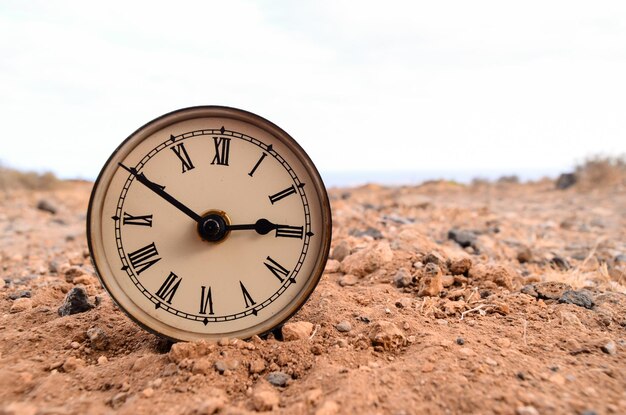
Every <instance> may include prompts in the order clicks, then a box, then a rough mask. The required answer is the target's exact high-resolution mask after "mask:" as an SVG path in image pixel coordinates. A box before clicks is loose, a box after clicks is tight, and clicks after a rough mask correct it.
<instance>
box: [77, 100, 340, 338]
mask: <svg viewBox="0 0 626 415" xmlns="http://www.w3.org/2000/svg"><path fill="white" fill-rule="evenodd" d="M330 237H331V215H330V208H329V204H328V197H327V194H326V190H325V188H324V185H323V183H322V180H321V178H320V176H319V174H318V172H317V170H316V169H315V166H314V165H313V163H312V162H311V161H310V159H309V158H308V156H307V155H306V153H305V152H304V151H303V150H302V149H301V148H300V146H299V145H298V144H297V143H296V142H295V141H294V140H293V139H292V138H291V137H289V135H287V134H286V133H285V132H284V131H282V130H281V129H280V128H278V127H277V126H275V125H274V124H272V123H270V122H269V121H267V120H265V119H263V118H261V117H258V116H256V115H254V114H251V113H248V112H245V111H241V110H236V109H233V108H226V107H193V108H188V109H184V110H180V111H176V112H173V113H170V114H167V115H164V116H163V117H160V118H158V119H156V120H154V121H152V122H150V123H148V124H146V125H145V126H144V127H142V128H140V129H139V130H137V131H136V132H135V133H134V134H133V135H131V136H130V137H129V138H128V139H127V140H126V141H124V142H123V143H122V144H121V145H120V147H119V148H118V149H117V150H116V152H114V153H113V155H112V156H111V158H110V159H109V161H108V162H107V163H106V165H105V166H104V168H103V169H102V171H101V173H100V176H99V177H98V180H97V182H96V184H95V186H94V190H93V192H92V197H91V200H90V206H89V214H88V239H89V246H90V251H91V254H92V259H93V262H94V265H95V267H96V269H97V272H98V275H99V277H100V279H101V281H102V283H103V285H104V287H105V288H106V289H107V290H108V291H109V293H110V294H111V296H112V297H113V298H114V300H115V301H116V302H117V303H118V305H119V306H120V307H121V308H122V309H123V310H125V311H126V312H127V313H128V314H129V315H130V316H131V317H132V318H133V319H134V320H135V321H137V322H138V323H139V324H141V325H142V326H144V327H146V328H147V329H149V330H151V331H153V332H155V333H158V334H161V335H164V336H166V337H169V338H172V339H177V340H193V339H199V338H220V337H224V336H228V337H241V338H245V337H249V336H251V335H253V334H260V333H263V332H266V331H268V330H270V329H272V328H273V327H275V326H277V325H279V324H281V323H282V322H284V321H285V320H286V319H287V318H289V317H290V316H291V315H292V314H293V313H295V311H297V309H298V308H299V307H300V306H301V305H302V304H303V303H304V301H306V298H307V297H308V296H309V295H310V293H311V292H312V290H313V289H314V288H315V286H316V285H317V282H318V281H319V278H320V276H321V273H322V270H323V267H324V264H325V262H326V259H327V256H328V249H329V246H330Z"/></svg>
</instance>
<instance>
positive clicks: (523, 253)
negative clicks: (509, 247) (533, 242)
mask: <svg viewBox="0 0 626 415" xmlns="http://www.w3.org/2000/svg"><path fill="white" fill-rule="evenodd" d="M532 258H533V254H532V252H531V251H530V248H528V247H527V246H525V247H523V248H521V249H520V250H519V251H517V261H518V262H519V263H520V264H525V263H527V262H530V261H531V260H532Z"/></svg>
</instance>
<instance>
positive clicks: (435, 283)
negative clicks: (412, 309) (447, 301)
mask: <svg viewBox="0 0 626 415" xmlns="http://www.w3.org/2000/svg"><path fill="white" fill-rule="evenodd" d="M441 277H442V275H441V269H440V268H439V266H438V265H436V264H433V263H430V264H426V266H425V267H424V270H423V274H422V276H421V278H420V280H419V282H420V286H419V291H418V292H417V295H418V296H420V297H425V296H430V297H436V296H438V295H439V293H440V292H441V291H443V281H442V278H441Z"/></svg>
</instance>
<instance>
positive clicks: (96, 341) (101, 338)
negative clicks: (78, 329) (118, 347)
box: [87, 327, 109, 350]
mask: <svg viewBox="0 0 626 415" xmlns="http://www.w3.org/2000/svg"><path fill="white" fill-rule="evenodd" d="M87 338H89V342H90V344H91V348H92V349H94V350H106V348H107V346H108V345H109V338H108V336H107V334H106V333H105V332H104V330H102V329H101V328H100V327H92V328H90V329H89V330H87Z"/></svg>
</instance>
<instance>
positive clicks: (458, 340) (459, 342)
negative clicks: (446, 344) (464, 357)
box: [456, 337, 465, 346]
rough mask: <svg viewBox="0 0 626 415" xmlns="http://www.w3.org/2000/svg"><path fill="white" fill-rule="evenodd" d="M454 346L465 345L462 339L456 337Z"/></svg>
mask: <svg viewBox="0 0 626 415" xmlns="http://www.w3.org/2000/svg"><path fill="white" fill-rule="evenodd" d="M456 344H458V345H459V346H463V345H464V344H465V340H464V339H463V337H457V338H456Z"/></svg>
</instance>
